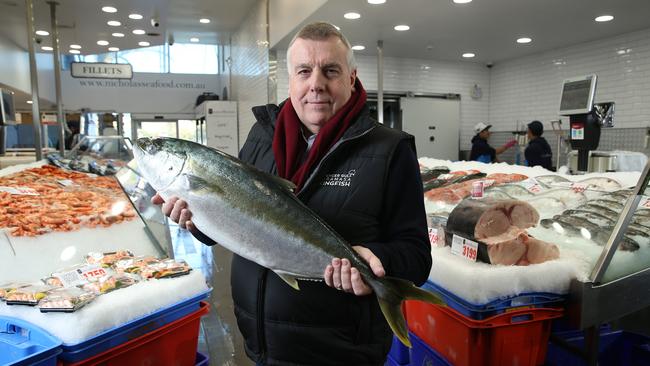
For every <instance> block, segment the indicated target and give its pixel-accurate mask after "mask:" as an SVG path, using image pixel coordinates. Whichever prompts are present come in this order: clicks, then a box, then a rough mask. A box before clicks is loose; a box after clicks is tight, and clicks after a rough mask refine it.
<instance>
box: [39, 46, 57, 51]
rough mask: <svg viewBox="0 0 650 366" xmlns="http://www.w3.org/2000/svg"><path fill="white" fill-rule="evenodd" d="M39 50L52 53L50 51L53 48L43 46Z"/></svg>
mask: <svg viewBox="0 0 650 366" xmlns="http://www.w3.org/2000/svg"><path fill="white" fill-rule="evenodd" d="M41 49H42V50H43V51H52V50H54V48H52V47H50V46H43V47H41Z"/></svg>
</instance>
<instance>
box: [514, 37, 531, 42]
mask: <svg viewBox="0 0 650 366" xmlns="http://www.w3.org/2000/svg"><path fill="white" fill-rule="evenodd" d="M532 41H533V40H532V39H531V38H529V37H521V38H517V43H524V44H525V43H530V42H532Z"/></svg>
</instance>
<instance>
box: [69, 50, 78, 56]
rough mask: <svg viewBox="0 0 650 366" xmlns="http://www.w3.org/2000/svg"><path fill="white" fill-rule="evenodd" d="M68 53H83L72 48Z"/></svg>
mask: <svg viewBox="0 0 650 366" xmlns="http://www.w3.org/2000/svg"><path fill="white" fill-rule="evenodd" d="M68 53H72V54H75V55H78V54H80V53H81V51H79V50H70V51H68Z"/></svg>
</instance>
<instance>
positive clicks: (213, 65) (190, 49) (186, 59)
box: [169, 43, 219, 74]
mask: <svg viewBox="0 0 650 366" xmlns="http://www.w3.org/2000/svg"><path fill="white" fill-rule="evenodd" d="M169 65H170V72H171V73H174V74H218V73H219V62H218V58H217V46H215V45H210V44H178V43H177V44H174V45H173V46H170V47H169Z"/></svg>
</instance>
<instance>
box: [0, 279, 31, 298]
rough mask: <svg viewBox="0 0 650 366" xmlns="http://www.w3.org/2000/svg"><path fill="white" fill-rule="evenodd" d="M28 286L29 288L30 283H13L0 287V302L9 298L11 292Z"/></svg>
mask: <svg viewBox="0 0 650 366" xmlns="http://www.w3.org/2000/svg"><path fill="white" fill-rule="evenodd" d="M27 286H29V284H28V283H19V282H11V283H6V284H4V285H0V300H4V298H5V297H6V296H7V294H8V293H9V292H11V291H13V290H16V289H19V288H22V287H27Z"/></svg>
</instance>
